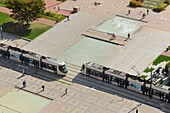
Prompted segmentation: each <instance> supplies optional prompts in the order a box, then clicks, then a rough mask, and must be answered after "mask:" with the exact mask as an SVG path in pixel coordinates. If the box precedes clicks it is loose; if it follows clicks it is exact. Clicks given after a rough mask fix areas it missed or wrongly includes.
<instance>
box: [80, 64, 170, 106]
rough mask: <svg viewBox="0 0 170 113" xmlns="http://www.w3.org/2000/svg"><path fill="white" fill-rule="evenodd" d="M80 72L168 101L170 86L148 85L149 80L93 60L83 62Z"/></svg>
mask: <svg viewBox="0 0 170 113" xmlns="http://www.w3.org/2000/svg"><path fill="white" fill-rule="evenodd" d="M80 73H81V74H83V75H86V76H89V77H92V78H95V79H98V80H102V81H104V82H108V83H110V84H113V85H117V86H120V87H122V88H125V89H129V90H131V91H135V92H137V93H140V94H143V95H146V96H150V97H153V98H156V99H160V100H162V101H165V102H169V103H170V88H169V89H168V88H162V87H157V86H154V85H152V87H150V83H149V81H145V80H141V79H140V78H139V77H137V76H134V75H130V74H128V73H125V72H122V71H118V70H114V69H111V68H107V67H105V66H102V65H99V64H96V63H93V62H86V63H84V64H83V65H82V67H81V69H80Z"/></svg>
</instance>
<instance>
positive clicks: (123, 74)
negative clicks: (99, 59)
mask: <svg viewBox="0 0 170 113" xmlns="http://www.w3.org/2000/svg"><path fill="white" fill-rule="evenodd" d="M106 73H109V74H111V75H113V76H116V75H117V76H121V77H123V78H125V77H126V75H127V73H125V72H122V71H118V70H114V69H109V70H107V71H106Z"/></svg>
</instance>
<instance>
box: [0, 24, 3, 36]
mask: <svg viewBox="0 0 170 113" xmlns="http://www.w3.org/2000/svg"><path fill="white" fill-rule="evenodd" d="M0 30H1V39H3V31H2V26H1V27H0Z"/></svg>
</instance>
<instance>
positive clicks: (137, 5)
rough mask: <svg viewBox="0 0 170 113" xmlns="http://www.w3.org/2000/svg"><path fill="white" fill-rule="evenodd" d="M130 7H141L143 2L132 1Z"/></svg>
mask: <svg viewBox="0 0 170 113" xmlns="http://www.w3.org/2000/svg"><path fill="white" fill-rule="evenodd" d="M129 6H133V7H141V6H142V2H141V1H136V0H131V1H130V3H129Z"/></svg>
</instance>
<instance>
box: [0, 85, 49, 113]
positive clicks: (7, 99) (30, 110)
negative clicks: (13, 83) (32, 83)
mask: <svg viewBox="0 0 170 113" xmlns="http://www.w3.org/2000/svg"><path fill="white" fill-rule="evenodd" d="M50 102H51V100H50V99H47V98H44V97H41V96H38V95H35V94H33V93H30V92H27V91H24V90H20V89H17V88H14V89H13V90H11V91H9V92H8V93H7V94H5V95H4V96H2V97H0V113H38V112H39V111H40V110H41V109H43V108H44V107H45V106H46V105H48V104H49V103H50Z"/></svg>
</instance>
